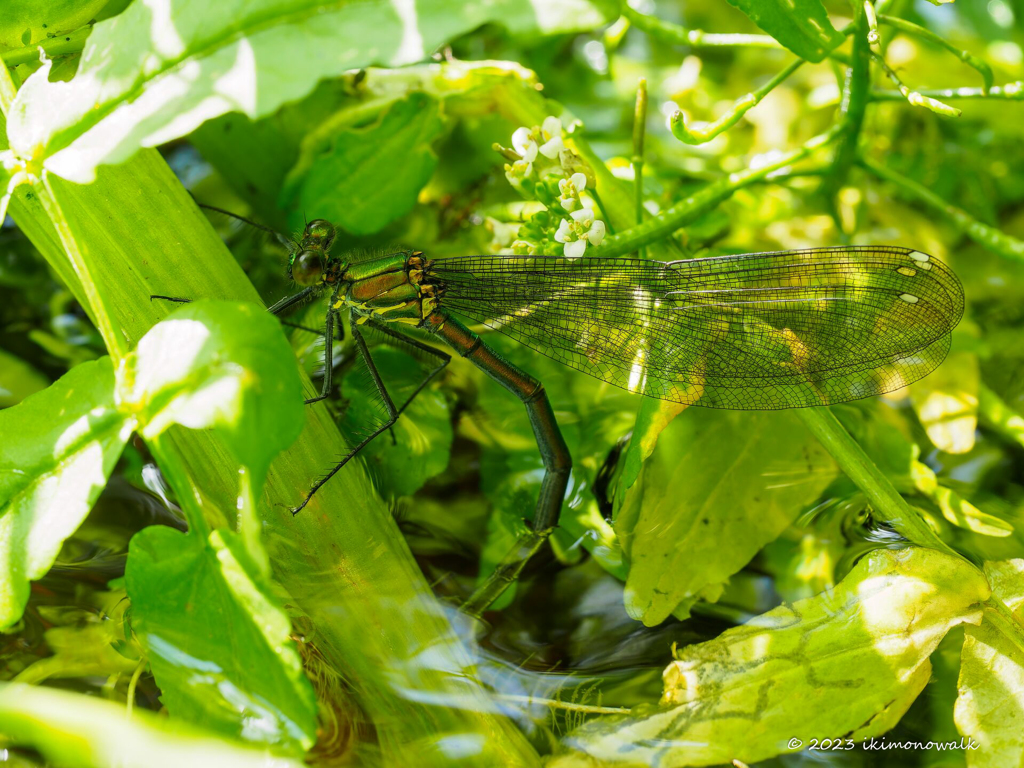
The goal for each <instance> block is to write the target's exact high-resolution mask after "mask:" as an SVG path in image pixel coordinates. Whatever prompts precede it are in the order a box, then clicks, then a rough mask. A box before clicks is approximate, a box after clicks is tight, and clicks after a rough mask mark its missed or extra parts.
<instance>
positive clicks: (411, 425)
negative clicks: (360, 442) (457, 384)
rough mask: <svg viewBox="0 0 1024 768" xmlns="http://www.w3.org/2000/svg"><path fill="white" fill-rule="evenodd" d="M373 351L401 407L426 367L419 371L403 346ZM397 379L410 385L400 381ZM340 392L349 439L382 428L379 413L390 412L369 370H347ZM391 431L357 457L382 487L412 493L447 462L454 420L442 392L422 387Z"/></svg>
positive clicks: (377, 363)
mask: <svg viewBox="0 0 1024 768" xmlns="http://www.w3.org/2000/svg"><path fill="white" fill-rule="evenodd" d="M371 354H372V355H373V362H374V364H375V365H376V366H377V370H378V371H379V372H380V375H381V377H382V378H383V380H384V382H385V385H387V386H388V390H389V392H390V394H391V397H392V399H393V401H394V402H395V405H396V406H399V407H400V406H401V405H402V403H403V402H405V400H406V398H408V396H409V394H411V392H412V390H413V388H414V387H415V386H417V385H418V384H419V382H420V381H422V379H423V378H424V377H425V376H426V373H427V371H423V372H422V374H421V372H420V367H419V366H418V365H417V362H416V360H415V359H413V358H412V357H411V356H410V355H408V354H406V353H405V352H403V351H402V350H400V349H393V348H390V347H381V346H377V347H374V348H373V350H372V352H371ZM413 379H415V381H414V380H413ZM394 382H402V383H404V384H406V385H411V386H403V387H398V386H394V384H393V383H394ZM342 393H343V395H344V396H345V399H346V400H348V408H347V410H346V412H345V416H344V418H343V419H342V423H341V427H342V432H343V433H344V434H345V435H346V436H348V438H349V440H350V441H351V442H355V440H357V439H359V438H361V437H362V436H363V435H365V434H368V433H369V432H370V431H373V430H376V429H379V428H380V426H381V424H383V423H384V422H383V421H381V420H380V419H381V418H384V416H385V415H386V414H385V413H384V411H383V404H382V403H381V402H380V396H379V395H378V393H377V388H376V387H375V386H374V385H373V382H372V380H370V379H369V377H368V376H367V375H366V374H365V372H363V371H362V370H353V371H352V372H351V373H349V374H348V375H346V376H345V379H344V381H343V382H342ZM374 418H376V421H374ZM392 431H393V432H394V439H392V436H391V435H390V434H388V433H386V432H385V433H384V434H382V435H379V436H378V437H377V438H376V439H375V440H373V441H372V442H371V443H370V444H369V445H368V446H366V447H365V448H364V449H363V450H362V451H361V452H360V453H359V457H360V458H361V459H362V460H363V462H364V463H365V464H366V465H367V467H369V468H370V470H371V473H372V475H373V476H374V478H375V479H376V480H377V481H378V482H379V483H380V486H381V488H382V489H386V490H387V491H388V492H390V493H392V494H393V495H395V496H407V495H411V494H413V493H415V492H416V491H418V490H419V489H420V488H421V487H422V486H423V484H424V483H425V482H427V480H429V479H430V478H432V477H434V476H435V475H438V474H440V473H441V472H443V471H444V468H445V467H446V466H448V457H449V455H450V453H451V448H452V425H451V421H450V416H449V413H448V403H447V401H446V400H445V398H444V394H443V393H441V392H439V391H437V389H435V388H430V387H428V388H427V389H425V390H424V391H422V392H420V393H419V394H418V395H417V396H416V399H415V400H413V401H412V403H410V404H409V407H408V408H407V409H406V410H405V411H404V412H403V413H402V415H401V416H400V417H399V419H398V421H397V422H396V423H395V425H394V427H392Z"/></svg>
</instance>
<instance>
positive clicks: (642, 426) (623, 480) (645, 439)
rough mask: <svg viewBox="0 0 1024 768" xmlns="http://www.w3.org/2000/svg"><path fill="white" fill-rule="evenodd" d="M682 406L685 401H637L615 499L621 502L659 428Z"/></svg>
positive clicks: (648, 454)
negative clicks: (633, 422)
mask: <svg viewBox="0 0 1024 768" xmlns="http://www.w3.org/2000/svg"><path fill="white" fill-rule="evenodd" d="M684 410H686V406H685V405H682V404H680V403H672V402H669V401H668V400H655V399H654V398H653V397H645V398H643V399H642V400H641V401H640V408H639V409H638V410H637V413H636V425H635V426H634V427H633V436H632V438H631V439H630V441H629V447H627V448H626V452H625V453H624V454H623V456H622V463H623V464H622V476H621V477H620V479H619V486H618V488H617V489H616V494H615V497H616V501H617V502H619V503H620V504H621V502H622V499H623V497H624V496H625V493H626V491H628V490H629V489H630V488H632V487H633V483H635V482H636V479H637V478H638V477H639V476H640V470H641V468H642V467H643V463H644V462H645V461H647V459H648V458H650V455H651V454H652V453H654V448H655V446H657V444H658V438H659V437H660V436H661V433H662V431H663V430H664V429H665V427H667V426H668V425H669V424H671V423H672V420H673V419H675V417H676V416H678V415H679V414H680V413H682V412H683V411H684Z"/></svg>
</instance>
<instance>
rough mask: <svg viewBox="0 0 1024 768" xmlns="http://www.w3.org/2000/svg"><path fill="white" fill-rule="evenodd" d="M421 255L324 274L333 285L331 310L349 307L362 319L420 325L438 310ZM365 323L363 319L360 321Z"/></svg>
mask: <svg viewBox="0 0 1024 768" xmlns="http://www.w3.org/2000/svg"><path fill="white" fill-rule="evenodd" d="M430 264H431V262H429V261H427V260H426V259H425V258H423V253H422V252H421V251H399V252H398V253H392V254H389V255H387V256H382V257H381V258H378V259H371V260H369V261H363V262H359V263H357V264H350V265H344V266H341V265H339V266H338V267H337V268H336V269H334V270H332V269H327V270H325V272H324V276H323V281H324V283H325V284H332V283H333V284H335V285H336V288H335V292H334V295H333V297H332V300H331V307H332V309H334V310H339V309H341V308H342V307H344V306H346V305H347V306H349V307H351V308H352V309H354V310H355V311H356V313H357V314H358V315H360V316H361V317H362V318H366V319H368V318H370V317H376V318H377V319H379V320H383V321H385V322H400V323H410V324H413V325H419V324H420V323H422V322H423V321H424V320H425V319H426V318H427V317H429V316H430V315H431V313H432V312H433V311H434V310H435V309H436V308H437V300H438V298H439V296H440V290H439V288H438V286H437V285H435V284H434V281H433V280H432V279H431V278H430V277H429V275H428V270H429V268H430ZM362 321H363V322H365V319H364V320H362Z"/></svg>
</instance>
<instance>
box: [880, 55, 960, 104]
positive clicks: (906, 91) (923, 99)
mask: <svg viewBox="0 0 1024 768" xmlns="http://www.w3.org/2000/svg"><path fill="white" fill-rule="evenodd" d="M874 57H875V61H877V62H878V64H879V66H881V67H882V69H884V70H885V74H887V75H888V76H889V79H890V80H892V81H893V82H894V83H896V88H897V89H898V90H899V92H900V93H901V94H903V98H905V99H906V100H907V103H909V104H910V105H911V106H913V107H924V108H925V109H928V110H931V111H932V112H934V113H935V114H937V115H943V116H945V117H960V115H961V114H963V112H962V111H961V110H959V109H957V108H956V107H951V106H949V104H945V103H943V102H941V101H939V100H938V99H933V98H931V97H930V96H925V95H923V94H921V93H920V92H919V91H912V90H910V88H908V87H907V86H906V85H904V84H903V81H902V80H900V78H899V75H897V74H896V72H895V71H893V69H892V67H890V66H889V65H888V64H886V62H885V59H883V58H882V57H881V56H879V55H878V54H874Z"/></svg>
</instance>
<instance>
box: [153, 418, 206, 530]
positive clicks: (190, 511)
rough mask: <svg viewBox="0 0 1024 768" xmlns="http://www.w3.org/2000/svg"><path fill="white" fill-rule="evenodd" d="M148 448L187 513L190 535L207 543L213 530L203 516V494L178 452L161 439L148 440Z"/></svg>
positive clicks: (182, 509) (183, 510)
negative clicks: (192, 534)
mask: <svg viewBox="0 0 1024 768" xmlns="http://www.w3.org/2000/svg"><path fill="white" fill-rule="evenodd" d="M146 447H147V448H149V450H150V452H151V453H152V454H153V458H154V459H156V463H157V465H158V466H159V467H160V472H161V473H162V474H163V476H164V477H165V478H167V482H168V484H169V485H170V486H171V488H173V489H174V495H175V496H176V497H177V499H178V503H179V504H181V511H182V512H184V513H185V520H186V521H187V522H188V530H189V533H194V534H196V535H197V536H199V537H200V538H201V539H202V540H204V541H205V540H206V539H207V538H208V537H209V535H210V530H211V529H210V525H209V523H207V521H206V517H205V516H204V515H203V501H202V494H200V492H199V489H198V488H197V487H196V486H195V484H194V483H193V482H192V478H191V476H190V475H189V473H188V471H187V470H186V469H185V466H184V464H182V463H181V459H180V458H179V456H178V453H177V450H176V449H175V447H174V446H171V445H168V443H167V441H166V440H164V439H162V438H159V437H158V438H156V439H154V440H147V441H146Z"/></svg>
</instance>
